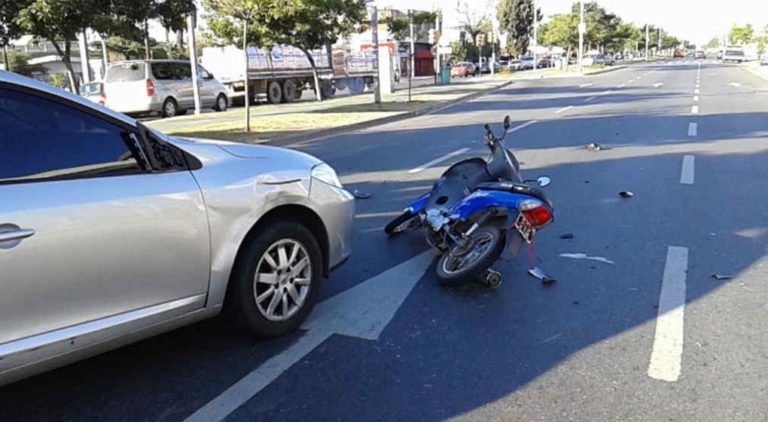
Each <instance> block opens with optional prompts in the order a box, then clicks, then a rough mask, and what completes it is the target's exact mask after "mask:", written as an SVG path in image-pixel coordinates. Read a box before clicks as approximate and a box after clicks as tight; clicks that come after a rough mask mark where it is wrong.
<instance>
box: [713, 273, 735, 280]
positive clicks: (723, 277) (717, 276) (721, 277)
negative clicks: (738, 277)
mask: <svg viewBox="0 0 768 422" xmlns="http://www.w3.org/2000/svg"><path fill="white" fill-rule="evenodd" d="M712 278H714V279H715V280H730V279H732V278H733V276H732V275H729V274H712Z"/></svg>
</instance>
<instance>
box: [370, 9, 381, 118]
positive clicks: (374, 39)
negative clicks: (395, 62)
mask: <svg viewBox="0 0 768 422" xmlns="http://www.w3.org/2000/svg"><path fill="white" fill-rule="evenodd" d="M372 8H373V9H372V10H371V44H373V72H374V74H375V75H376V79H375V80H374V83H373V86H374V89H373V102H374V103H375V104H381V71H380V70H379V9H378V8H377V7H376V5H373V6H372Z"/></svg>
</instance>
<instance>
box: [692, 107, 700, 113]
mask: <svg viewBox="0 0 768 422" xmlns="http://www.w3.org/2000/svg"><path fill="white" fill-rule="evenodd" d="M691 114H699V106H697V105H695V106H691Z"/></svg>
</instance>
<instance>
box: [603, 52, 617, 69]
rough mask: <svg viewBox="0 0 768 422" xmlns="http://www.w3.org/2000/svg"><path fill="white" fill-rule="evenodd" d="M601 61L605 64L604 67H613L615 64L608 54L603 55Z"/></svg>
mask: <svg viewBox="0 0 768 422" xmlns="http://www.w3.org/2000/svg"><path fill="white" fill-rule="evenodd" d="M603 61H604V63H605V65H606V66H613V65H614V63H615V61H614V59H613V56H612V55H610V54H606V55H604V56H603Z"/></svg>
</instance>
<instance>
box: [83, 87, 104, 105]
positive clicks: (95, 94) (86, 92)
mask: <svg viewBox="0 0 768 422" xmlns="http://www.w3.org/2000/svg"><path fill="white" fill-rule="evenodd" d="M80 95H82V96H83V98H87V99H89V100H91V101H93V102H94V103H96V104H101V105H104V102H105V101H106V97H105V96H104V82H89V83H87V84H83V85H82V86H81V87H80Z"/></svg>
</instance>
